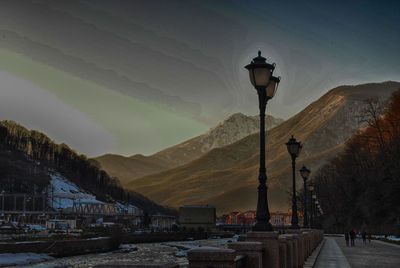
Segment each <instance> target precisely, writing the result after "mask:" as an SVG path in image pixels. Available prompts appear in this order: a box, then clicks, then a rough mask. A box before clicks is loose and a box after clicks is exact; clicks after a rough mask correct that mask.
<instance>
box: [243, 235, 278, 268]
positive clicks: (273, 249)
mask: <svg viewBox="0 0 400 268" xmlns="http://www.w3.org/2000/svg"><path fill="white" fill-rule="evenodd" d="M278 235H279V234H278V232H248V233H247V241H248V242H261V243H262V245H263V267H266V268H279V242H278Z"/></svg>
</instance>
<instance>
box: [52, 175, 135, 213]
mask: <svg viewBox="0 0 400 268" xmlns="http://www.w3.org/2000/svg"><path fill="white" fill-rule="evenodd" d="M49 175H50V177H51V181H50V186H49V189H48V193H49V204H50V206H51V207H53V208H54V209H56V210H60V209H68V208H72V207H73V205H74V202H75V203H76V204H81V205H85V204H87V203H97V204H106V203H104V202H102V201H99V200H97V199H96V196H94V195H92V194H90V193H88V192H87V191H85V190H84V189H82V188H80V187H79V186H77V185H76V184H75V183H73V182H71V181H69V180H68V179H66V178H65V177H64V176H62V175H61V174H60V173H58V172H51V173H49ZM113 205H115V206H117V207H118V210H119V211H120V212H121V213H122V212H125V213H129V214H140V213H141V211H140V209H139V208H138V207H136V206H134V205H132V204H127V205H125V204H122V203H120V202H116V203H115V204H113Z"/></svg>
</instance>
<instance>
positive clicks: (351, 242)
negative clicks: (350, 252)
mask: <svg viewBox="0 0 400 268" xmlns="http://www.w3.org/2000/svg"><path fill="white" fill-rule="evenodd" d="M349 235H350V246H352V247H354V246H355V244H354V238H356V233H355V232H354V230H351V231H350V232H349Z"/></svg>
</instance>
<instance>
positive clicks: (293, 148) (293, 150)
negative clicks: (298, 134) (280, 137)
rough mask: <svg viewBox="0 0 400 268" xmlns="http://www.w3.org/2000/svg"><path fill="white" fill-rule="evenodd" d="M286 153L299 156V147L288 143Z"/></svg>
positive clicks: (296, 144)
mask: <svg viewBox="0 0 400 268" xmlns="http://www.w3.org/2000/svg"><path fill="white" fill-rule="evenodd" d="M288 151H289V153H290V154H294V155H296V156H297V155H299V153H300V146H299V144H298V143H290V144H289V145H288Z"/></svg>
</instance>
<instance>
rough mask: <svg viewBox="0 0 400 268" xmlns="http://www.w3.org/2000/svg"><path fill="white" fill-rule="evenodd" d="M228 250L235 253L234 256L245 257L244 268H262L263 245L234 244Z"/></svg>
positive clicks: (253, 243)
mask: <svg viewBox="0 0 400 268" xmlns="http://www.w3.org/2000/svg"><path fill="white" fill-rule="evenodd" d="M228 248H230V249H233V250H235V251H236V255H246V256H247V261H246V268H262V267H263V266H262V257H263V244H262V243H261V242H234V243H229V244H228Z"/></svg>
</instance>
